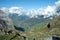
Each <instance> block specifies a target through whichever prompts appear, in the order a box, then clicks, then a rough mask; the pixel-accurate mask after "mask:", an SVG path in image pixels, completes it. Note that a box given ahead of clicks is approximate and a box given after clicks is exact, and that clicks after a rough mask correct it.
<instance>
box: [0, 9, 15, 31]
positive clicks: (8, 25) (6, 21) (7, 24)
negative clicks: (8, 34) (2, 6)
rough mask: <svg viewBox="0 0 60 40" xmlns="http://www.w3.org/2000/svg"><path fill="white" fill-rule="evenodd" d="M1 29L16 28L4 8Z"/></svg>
mask: <svg viewBox="0 0 60 40" xmlns="http://www.w3.org/2000/svg"><path fill="white" fill-rule="evenodd" d="M0 29H1V30H12V29H14V27H13V23H12V21H11V19H10V18H9V17H8V15H7V14H6V13H5V12H3V11H2V10H0Z"/></svg>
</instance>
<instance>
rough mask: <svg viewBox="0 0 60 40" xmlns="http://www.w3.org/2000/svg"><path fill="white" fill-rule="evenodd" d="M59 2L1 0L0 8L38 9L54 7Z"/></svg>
mask: <svg viewBox="0 0 60 40" xmlns="http://www.w3.org/2000/svg"><path fill="white" fill-rule="evenodd" d="M56 1H58V0H0V7H13V6H17V7H23V8H26V9H34V8H35V9H36V8H41V7H47V6H48V5H50V6H52V5H54V4H55V2H56Z"/></svg>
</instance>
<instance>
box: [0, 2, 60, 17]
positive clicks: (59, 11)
mask: <svg viewBox="0 0 60 40" xmlns="http://www.w3.org/2000/svg"><path fill="white" fill-rule="evenodd" d="M1 10H3V11H5V12H7V14H8V13H11V14H13V13H17V14H19V16H20V15H27V16H29V17H31V18H32V17H38V16H37V15H40V16H41V15H44V18H46V17H50V16H57V15H58V16H59V15H60V1H57V2H55V5H53V6H49V5H48V6H47V7H46V8H38V9H31V10H27V9H24V8H22V7H10V8H6V7H2V8H1Z"/></svg>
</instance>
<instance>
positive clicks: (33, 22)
mask: <svg viewBox="0 0 60 40" xmlns="http://www.w3.org/2000/svg"><path fill="white" fill-rule="evenodd" d="M9 17H10V18H11V19H12V20H13V23H14V25H16V26H17V27H22V28H24V29H25V30H30V29H31V28H33V27H34V26H35V27H37V26H38V25H39V26H43V25H44V24H46V23H43V22H46V21H50V20H51V19H50V17H47V18H44V16H43V15H42V16H39V15H38V17H33V18H30V17H29V16H27V15H20V16H18V14H9ZM42 23H43V24H42ZM37 24H38V25H37Z"/></svg>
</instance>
